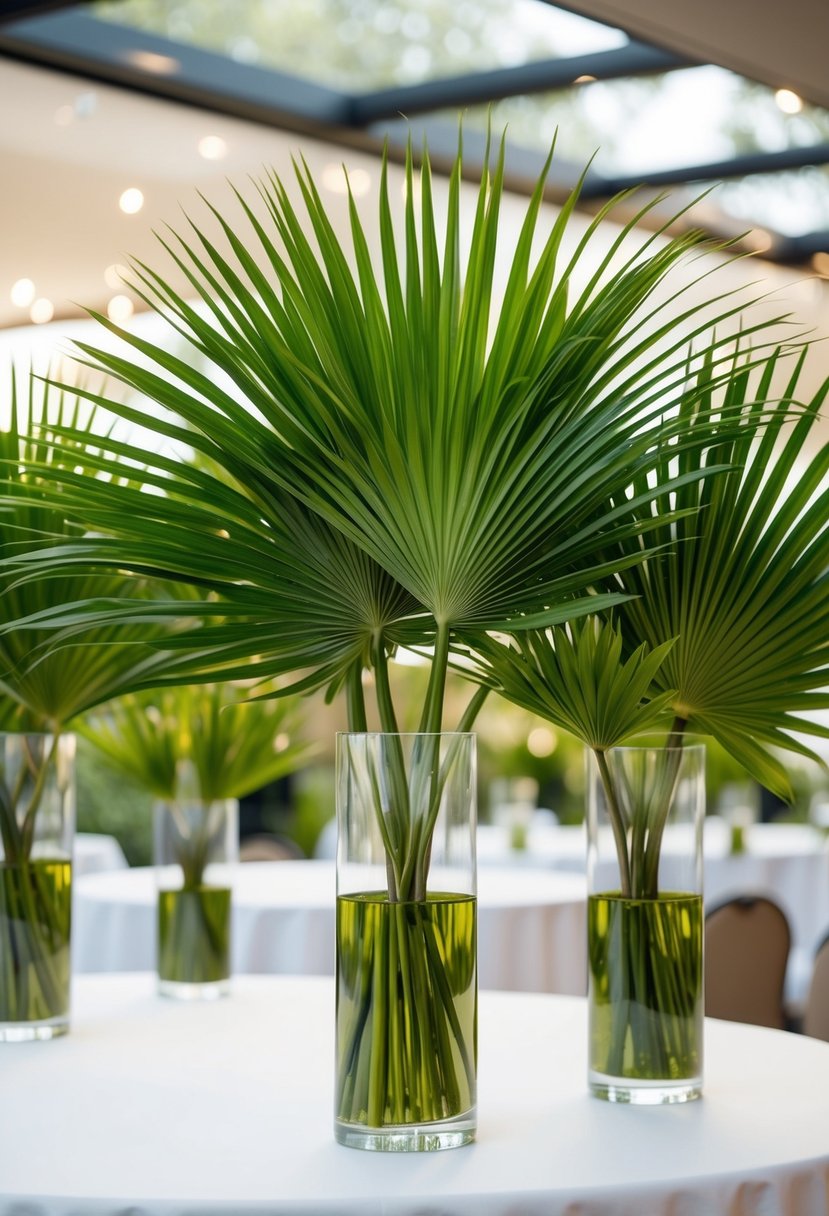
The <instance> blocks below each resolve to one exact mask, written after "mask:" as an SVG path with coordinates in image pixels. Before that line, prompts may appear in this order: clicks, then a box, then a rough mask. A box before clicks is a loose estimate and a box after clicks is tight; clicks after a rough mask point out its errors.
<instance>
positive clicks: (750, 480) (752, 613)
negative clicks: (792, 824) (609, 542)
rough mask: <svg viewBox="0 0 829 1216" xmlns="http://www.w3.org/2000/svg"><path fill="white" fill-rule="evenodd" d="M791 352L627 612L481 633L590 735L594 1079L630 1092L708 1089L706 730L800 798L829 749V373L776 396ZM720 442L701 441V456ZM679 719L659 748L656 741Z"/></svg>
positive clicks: (765, 778)
mask: <svg viewBox="0 0 829 1216" xmlns="http://www.w3.org/2000/svg"><path fill="white" fill-rule="evenodd" d="M780 362H781V354H780V353H774V354H772V355H771V356H770V357H768V358H767V359H766V360H765V361H763V362H762V363H761V364H760V366H758V367H756V368H755V369H753V371H749V370H745V369H744V367H743V365H742V364H741V363H739V362H738V363H737V364H735V375H734V377H733V380H732V382H731V384H730V385H729V398H730V401H731V403H732V405H733V406H734V407H735V408H738V409H739V410H740V412H741V414H742V415H743V416H744V417H745V419H746V422H747V425H746V427H745V430H744V432H743V433H742V434H737V435H734V436H731V437H730V438H728V437H725V436H723V442H722V444H721V445H719V446H718V450H717V460H718V461H719V460H723V461H724V462H725V465H726V468H725V469H724V471H722V472H721V473H719V474H718V475H717V476H716V477H715V478H710V479H700V480H698V481H696V482H693V483H690V484H689V485H688V486H687V487H684V488H683V489H682V490H681V491H680V492H679V493H678V494H677V495H675V496H673V495H672V496H670V497H669V498H657V499H655V500H654V502H653V504H652V505H651V506H650V507H649V508H648V509H647V514H648V518H649V520H650V521H653V520H654V519H655V518H656V517H657V516H659V514H660V513H661V512H664V513H667V512H668V511H672V512H677V514H676V516H675V518H674V519H673V521H670V522H669V521H668V520H667V519H666V518H665V516H664V515H663V520H662V522H661V523H660V525H659V527H658V529H657V532H656V533H655V535H656V536H657V537H658V538H659V540H660V541H661V545H660V547H659V549H658V550H656V551H655V552H654V553H652V554H650V555H649V556H648V557H647V558H646V559H645V560H644V561H643V562H642V563H641V564H638V565H636V566H635V567H634V566H632V565H631V566H628V567H627V568H626V569H624V570H622V569H621V567H620V570H619V572H618V573H617V574H615V575H614V576H613V577H612V579H611V580H610V582H609V584H608V585H610V586H613V587H614V588H615V589H617V590H619V591H621V592H622V593H623V594H624V595H625V599H624V601H623V602H622V603H620V604H619V605H617V606H616V607H615V608H614V609H613V610H612V614H611V615H610V618H609V619H606V620H602V619H601V618H600V617H596V618H594V619H592V620H589V619H588V620H587V621H585V622H582V623H578V622H575V623H572V624H570V625H569V626H567V627H566V628H555V629H552V630H549V631H540V632H535V631H528V632H527V633H525V634H522V635H520V636H516V637H515V638H513V639H512V641H506V640H503V639H500V640H499V639H494V638H489V639H487V640H486V641H485V642H484V644H483V645H481V644H480V641H479V640H476V641H475V642H474V643H472V647H473V649H472V652H471V657H472V661H473V662H474V664H475V667H476V670H477V674H478V676H479V677H480V678H483V679H485V680H486V681H487V682H488V683H489V684H490V686H491V687H493V688H495V689H497V690H498V692H500V693H501V694H502V695H504V696H506V697H507V698H508V699H509V700H511V701H513V702H515V703H516V704H518V705H521V706H522V707H524V708H525V709H529V710H531V711H532V712H534V713H537V714H540V715H541V716H542V717H544V718H546V719H547V720H549V721H551V722H553V723H555V724H556V725H557V726H559V727H561V728H562V729H564V730H566V731H569V732H570V733H571V734H573V735H575V736H576V737H577V738H579V739H581V740H582V741H583V743H585V745H586V746H587V748H588V749H589V758H590V764H589V777H588V796H589V807H588V827H589V840H590V846H589V848H590V852H589V858H588V862H589V875H590V881H591V891H592V894H591V896H590V907H589V916H588V957H589V965H590V1015H591V1036H590V1084H591V1089H592V1090H593V1092H594V1093H596V1094H597V1095H598V1096H600V1097H604V1098H608V1099H610V1100H613V1101H621V1102H637V1103H657V1102H676V1101H686V1100H688V1099H689V1098H695V1097H697V1096H699V1094H700V1093H701V1089H702V1057H703V1042H702V1012H703V1009H702V947H703V919H702V899H701V892H702V883H701V877H702V858H701V846H702V814H703V811H704V791H703V788H702V777H703V771H702V761H703V756H702V750H703V749H702V748H701V746H700V737H702V738H710V739H714V740H716V741H717V742H718V743H719V744H720V745H721V746H722V747H723V748H724V749H725V751H726V752H727V753H729V754H730V755H731V756H732V757H733V758H734V759H735V760H737V761H738V762H739V763H740V764H741V765H743V766H744V767H745V769H746V770H747V772H748V773H749V774H750V775H751V776H752V777H753V778H754V779H756V780H757V781H758V782H759V783H760V784H761V785H764V786H765V787H766V788H768V789H770V790H772V791H773V792H774V793H775V794H776V795H777V796H778V797H780V798H782V799H785V800H790V799H791V786H790V784H789V779H788V776H787V773H786V770H785V768H784V767H783V765H782V763H781V759H780V752H781V751H784V750H788V751H789V752H792V753H796V754H798V755H800V756H806V757H809V758H811V759H812V760H813V761H815V762H818V763H819V758H818V756H817V755H815V754H814V752H812V751H811V749H810V748H809V747H808V746H807V744H806V743H805V741H804V739H805V738H806V737H808V736H809V735H813V736H817V737H821V738H824V739H825V738H827V737H828V736H829V729H827V727H826V726H825V725H823V724H822V723H821V721H820V714H819V711H821V710H825V709H826V707H827V705H829V695H827V692H826V685H827V677H829V644H828V643H827V636H829V635H828V634H827V626H829V620H828V619H827V618H828V617H829V597H827V574H826V571H827V568H829V488H827V485H826V474H827V471H829V444H826V443H822V444H821V443H820V442H819V441H817V442H816V434H815V432H816V426H817V424H818V423H819V420H820V414H819V410H820V407H821V405H822V404H823V402H824V401H825V398H826V392H827V386H826V385H823V386H822V387H821V388H820V389H819V390H818V391H817V393H816V394H815V395H814V396H813V397H812V399H810V400H806V401H805V403H804V404H802V405H799V404H798V382H799V375H800V372H801V365H800V361H799V362H798V365H797V366H796V367H795V369H794V371H793V373H792V374H791V376H790V377H787V379H786V380H785V381H784V384H783V387H782V392H781V393H780V395H779V396H777V397H776V398H775V400H774V401H772V400H771V393H772V384H773V383H774V377H775V374H776V373H779V371H780V367H779V364H780ZM706 378H707V372H706V371H704V372H702V373H700V377H699V382H700V383H704V382H705V380H706ZM762 402H765V403H766V404H765V406H764V407H763V412H764V415H765V423H764V426H763V428H762V430H761V431H759V432H758V431H757V430H756V429H755V427H754V426H753V421H754V418H755V417H757V416H758V414H759V412H760V409H761V405H760V403H762ZM686 411H687V413H688V415H689V417H691V418H693V417H694V407H693V406H689V405H686V406H683V412H686ZM707 459H709V457H708V456H707V455H706V454H705V453H703V452H702V451H701V450H700V451H698V452H697V453H689V454H688V455H686V456H685V457H684V460H685V464H686V467H687V468H689V470H690V469H693V468H697V469H699V470H702V469H703V468H704V467H705V462H706V460H707ZM625 551H626V546H623V547H622V549H620V550H619V552H618V553H617V557H618V558H619V559H622V558H623V556H624V552H625ZM608 556H609V558H610V559H611V560H612V553H609V554H608ZM659 729H661V732H662V741H661V743H660V744H659V745H658V746H653V745H651V746H641V745H640V742H641V740H640V736H641V734H642V733H643V732H644V733H647V732H652V731H654V730H659ZM691 732H693V733H691ZM676 820H679V821H682V828H681V830H678V825H676V824H675V821H676ZM603 824H604V825H606V826H603ZM602 831H604V832H605V839H606V841H610V842H612V846H613V852H614V855H615V864H614V865H613V866H608V865H606V864H603V863H604V861H605V857H604V852H603V849H604V844H603V841H602V837H601V832H602ZM683 861H684V862H685V864H684V865H683V864H682V863H683Z"/></svg>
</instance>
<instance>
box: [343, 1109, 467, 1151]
mask: <svg viewBox="0 0 829 1216" xmlns="http://www.w3.org/2000/svg"><path fill="white" fill-rule="evenodd" d="M476 1126H477V1120H476V1111H475V1110H474V1108H473V1109H472V1110H468V1111H465V1112H464V1113H463V1114H462V1115H458V1116H457V1117H456V1118H454V1119H444V1120H442V1121H441V1122H440V1123H408V1124H392V1125H390V1126H388V1127H366V1125H365V1124H363V1123H345V1122H343V1121H341V1120H340V1119H335V1121H334V1137H335V1139H336V1141H337V1143H338V1144H343V1145H345V1147H346V1148H361V1149H367V1150H368V1151H369V1152H380V1153H431V1152H438V1151H439V1150H441V1149H445V1148H460V1147H461V1146H462V1145H464V1144H471V1143H472V1141H473V1140H474V1139H475V1130H476Z"/></svg>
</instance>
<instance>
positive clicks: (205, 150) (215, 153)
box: [199, 135, 227, 160]
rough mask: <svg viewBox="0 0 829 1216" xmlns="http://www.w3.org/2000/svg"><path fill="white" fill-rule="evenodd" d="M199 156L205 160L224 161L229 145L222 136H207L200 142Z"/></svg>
mask: <svg viewBox="0 0 829 1216" xmlns="http://www.w3.org/2000/svg"><path fill="white" fill-rule="evenodd" d="M199 156H201V157H202V158H203V159H204V160H224V158H225V157H226V156H227V144H226V143H225V141H224V140H223V139H222V137H221V135H205V136H204V138H203V139H200V140H199Z"/></svg>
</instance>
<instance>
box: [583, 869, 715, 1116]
mask: <svg viewBox="0 0 829 1216" xmlns="http://www.w3.org/2000/svg"><path fill="white" fill-rule="evenodd" d="M587 917H588V944H589V968H590V977H589V978H590V984H589V1010H590V1073H589V1079H590V1088H591V1090H592V1091H593V1093H595V1094H596V1095H597V1096H599V1097H603V1098H608V1099H609V1100H611V1101H615V1102H633V1103H640V1104H652V1103H653V1104H656V1103H663V1102H687V1101H689V1100H690V1099H692V1098H697V1097H699V1095H700V1093H701V1092H702V1032H703V1020H702V1019H703V995H702V939H703V914H702V896H701V895H692V894H687V893H684V892H663V893H660V895H659V896H658V897H657V898H655V899H628V898H624V897H623V896H622V895H621V894H620V893H619V892H618V891H616V892H604V893H602V894H600V895H591V896H590V897H589V900H588V910H587Z"/></svg>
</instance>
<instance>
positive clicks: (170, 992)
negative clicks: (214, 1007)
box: [158, 979, 230, 1001]
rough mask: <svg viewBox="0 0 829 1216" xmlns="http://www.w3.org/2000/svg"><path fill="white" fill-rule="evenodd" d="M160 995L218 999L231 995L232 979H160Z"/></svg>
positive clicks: (208, 999)
mask: <svg viewBox="0 0 829 1216" xmlns="http://www.w3.org/2000/svg"><path fill="white" fill-rule="evenodd" d="M158 995H159V996H167V997H171V998H172V999H173V1000H175V1001H217V1000H219V999H220V998H221V997H223V996H229V995H230V980H229V979H226V980H209V981H204V982H197V983H192V984H190V983H182V982H181V981H179V980H162V979H159V981H158Z"/></svg>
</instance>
